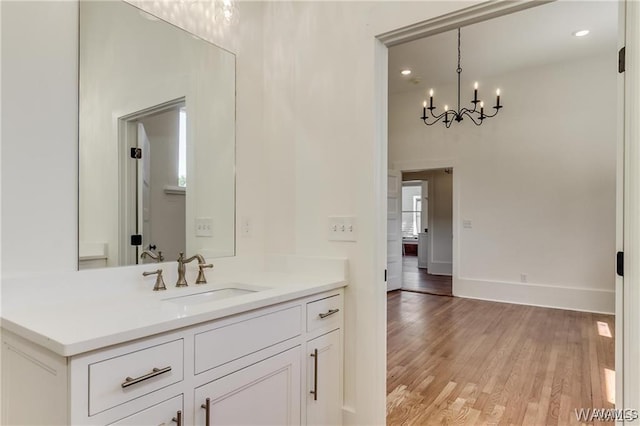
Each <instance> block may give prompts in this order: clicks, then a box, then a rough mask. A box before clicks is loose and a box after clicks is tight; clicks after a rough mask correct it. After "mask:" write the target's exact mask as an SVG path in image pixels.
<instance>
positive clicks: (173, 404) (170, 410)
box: [111, 395, 184, 426]
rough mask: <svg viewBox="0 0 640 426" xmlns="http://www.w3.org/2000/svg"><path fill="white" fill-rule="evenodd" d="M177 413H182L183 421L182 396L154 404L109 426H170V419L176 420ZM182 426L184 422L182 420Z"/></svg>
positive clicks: (171, 422)
mask: <svg viewBox="0 0 640 426" xmlns="http://www.w3.org/2000/svg"><path fill="white" fill-rule="evenodd" d="M178 411H182V413H183V419H184V409H183V407H182V395H178V396H176V397H173V398H171V399H169V400H167V401H164V402H161V403H160V404H156V405H154V406H152V407H149V408H147V409H146V410H142V411H140V412H139V413H136V414H134V415H132V416H129V417H125V418H124V419H122V420H118V421H117V422H115V423H111V425H118V426H140V425H171V424H174V423H173V421H172V419H173V418H176V420H177V415H178ZM183 424H184V420H183Z"/></svg>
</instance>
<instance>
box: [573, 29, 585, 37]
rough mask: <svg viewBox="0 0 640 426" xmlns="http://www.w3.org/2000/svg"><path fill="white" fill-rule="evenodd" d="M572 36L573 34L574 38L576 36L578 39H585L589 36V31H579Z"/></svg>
mask: <svg viewBox="0 0 640 426" xmlns="http://www.w3.org/2000/svg"><path fill="white" fill-rule="evenodd" d="M571 34H573V35H574V36H576V37H584V36H586V35H587V34H589V30H578V31H574V32H573V33H571Z"/></svg>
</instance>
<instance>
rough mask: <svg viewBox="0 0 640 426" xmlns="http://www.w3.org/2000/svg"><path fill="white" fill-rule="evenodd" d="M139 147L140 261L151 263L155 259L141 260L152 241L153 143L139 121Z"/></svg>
mask: <svg viewBox="0 0 640 426" xmlns="http://www.w3.org/2000/svg"><path fill="white" fill-rule="evenodd" d="M138 148H141V149H142V158H141V159H140V160H138V162H137V165H138V208H137V214H138V234H140V233H141V234H142V245H141V246H139V247H138V253H137V258H138V261H139V262H142V263H149V262H154V260H152V259H149V258H147V259H146V260H140V254H141V253H142V251H143V250H146V249H148V248H149V246H150V245H151V244H152V242H151V209H150V207H151V144H150V143H149V137H148V136H147V132H146V131H145V129H144V124H142V123H138Z"/></svg>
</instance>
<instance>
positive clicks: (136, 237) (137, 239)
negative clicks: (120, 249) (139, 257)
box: [131, 234, 142, 246]
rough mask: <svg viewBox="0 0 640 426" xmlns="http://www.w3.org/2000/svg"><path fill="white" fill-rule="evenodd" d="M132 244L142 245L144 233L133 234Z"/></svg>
mask: <svg viewBox="0 0 640 426" xmlns="http://www.w3.org/2000/svg"><path fill="white" fill-rule="evenodd" d="M131 245H132V246H141V245H142V235H140V234H135V235H132V236H131Z"/></svg>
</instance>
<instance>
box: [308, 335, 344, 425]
mask: <svg viewBox="0 0 640 426" xmlns="http://www.w3.org/2000/svg"><path fill="white" fill-rule="evenodd" d="M307 355H308V356H307V390H306V394H307V425H308V426H312V425H318V426H320V425H341V424H342V394H341V392H340V390H341V389H342V386H341V377H342V374H341V369H342V368H341V365H340V330H334V331H332V332H331V333H327V334H325V335H322V336H320V337H317V338H315V339H313V340H310V341H309V342H307ZM311 392H313V393H311Z"/></svg>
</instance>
